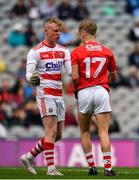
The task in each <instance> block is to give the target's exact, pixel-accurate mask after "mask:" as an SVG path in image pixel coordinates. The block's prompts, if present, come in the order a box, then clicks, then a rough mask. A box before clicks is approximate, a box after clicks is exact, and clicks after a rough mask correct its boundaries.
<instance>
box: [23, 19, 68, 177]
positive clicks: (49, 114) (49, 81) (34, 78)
mask: <svg viewBox="0 0 139 180" xmlns="http://www.w3.org/2000/svg"><path fill="white" fill-rule="evenodd" d="M62 29H63V22H62V21H61V20H59V19H58V18H55V17H52V18H49V19H47V21H46V22H45V23H44V32H45V39H44V40H43V41H42V42H40V43H39V44H38V45H37V46H35V47H33V48H32V49H31V50H30V51H29V53H28V56H27V66H26V77H27V80H28V81H29V82H30V83H31V84H32V85H33V86H36V100H37V104H38V107H39V110H40V114H41V118H42V122H43V126H44V129H45V137H43V138H42V139H40V141H39V142H38V143H37V144H36V145H35V146H34V147H33V148H32V149H31V150H30V151H29V152H27V153H25V154H23V155H22V156H21V161H22V162H23V164H24V165H25V167H26V168H27V169H28V171H29V172H31V173H32V174H36V171H35V169H34V167H33V160H34V158H35V157H36V156H37V155H38V154H39V153H41V152H42V151H43V150H44V151H45V153H44V154H45V159H46V162H47V166H48V172H47V175H63V174H62V173H60V172H59V171H58V170H57V169H56V167H55V164H54V145H55V142H56V141H58V140H59V139H61V137H62V130H63V127H64V120H65V106H64V100H63V96H62V81H61V76H62V66H63V65H64V67H65V70H66V72H67V73H68V75H71V57H70V52H69V50H68V49H67V48H65V47H63V46H60V45H59V44H57V41H58V39H59V37H60V33H61V31H62Z"/></svg>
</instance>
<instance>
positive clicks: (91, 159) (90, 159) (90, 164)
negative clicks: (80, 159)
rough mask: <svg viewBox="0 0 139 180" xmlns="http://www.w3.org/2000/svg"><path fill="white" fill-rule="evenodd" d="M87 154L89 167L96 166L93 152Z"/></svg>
mask: <svg viewBox="0 0 139 180" xmlns="http://www.w3.org/2000/svg"><path fill="white" fill-rule="evenodd" d="M85 156H86V160H87V162H88V166H89V168H91V167H95V162H94V158H93V154H92V152H89V153H85Z"/></svg>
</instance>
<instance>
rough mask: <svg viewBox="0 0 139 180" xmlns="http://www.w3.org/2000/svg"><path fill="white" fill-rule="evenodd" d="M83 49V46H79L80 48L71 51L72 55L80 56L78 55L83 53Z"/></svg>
mask: <svg viewBox="0 0 139 180" xmlns="http://www.w3.org/2000/svg"><path fill="white" fill-rule="evenodd" d="M82 48H83V45H80V46H78V47H75V48H74V49H73V50H72V51H71V53H72V54H78V53H80V51H81V49H82Z"/></svg>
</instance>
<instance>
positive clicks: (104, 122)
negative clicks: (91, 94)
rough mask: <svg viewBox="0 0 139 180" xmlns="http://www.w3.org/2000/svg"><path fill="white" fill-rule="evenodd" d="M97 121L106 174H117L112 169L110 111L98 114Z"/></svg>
mask: <svg viewBox="0 0 139 180" xmlns="http://www.w3.org/2000/svg"><path fill="white" fill-rule="evenodd" d="M95 116H96V121H97V124H98V133H99V137H100V143H101V150H102V153H103V160H104V168H105V171H104V174H105V175H106V176H115V173H114V171H112V170H111V145H110V139H109V134H108V130H109V122H110V112H106V113H100V114H96V115H95Z"/></svg>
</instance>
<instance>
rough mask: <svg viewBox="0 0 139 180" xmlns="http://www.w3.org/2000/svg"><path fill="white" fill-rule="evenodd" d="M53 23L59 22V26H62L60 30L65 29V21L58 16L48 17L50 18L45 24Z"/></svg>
mask: <svg viewBox="0 0 139 180" xmlns="http://www.w3.org/2000/svg"><path fill="white" fill-rule="evenodd" d="M52 23H55V24H57V25H58V27H59V28H60V31H63V29H64V23H63V21H62V20H60V19H58V18H57V17H51V18H48V19H47V20H46V21H45V23H44V25H46V24H52Z"/></svg>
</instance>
